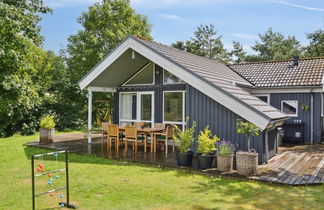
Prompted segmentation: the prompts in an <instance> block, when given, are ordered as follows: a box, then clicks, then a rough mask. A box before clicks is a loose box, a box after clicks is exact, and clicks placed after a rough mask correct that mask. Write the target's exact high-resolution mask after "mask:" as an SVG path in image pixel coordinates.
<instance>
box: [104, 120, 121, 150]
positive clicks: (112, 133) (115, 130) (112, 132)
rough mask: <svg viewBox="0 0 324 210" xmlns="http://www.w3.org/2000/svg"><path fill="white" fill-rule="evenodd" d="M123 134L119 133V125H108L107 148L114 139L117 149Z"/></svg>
mask: <svg viewBox="0 0 324 210" xmlns="http://www.w3.org/2000/svg"><path fill="white" fill-rule="evenodd" d="M123 137H124V135H121V134H119V127H118V125H117V124H110V125H108V140H107V148H109V147H111V145H112V141H113V140H115V147H116V150H117V151H118V150H119V141H120V140H122V139H123Z"/></svg>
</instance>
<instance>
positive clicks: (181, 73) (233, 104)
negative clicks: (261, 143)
mask: <svg viewBox="0 0 324 210" xmlns="http://www.w3.org/2000/svg"><path fill="white" fill-rule="evenodd" d="M129 49H131V50H135V51H136V52H137V53H139V54H140V55H142V56H143V57H145V58H146V59H148V60H149V61H151V62H154V63H155V64H157V65H159V66H161V67H162V68H164V69H167V70H168V71H169V72H170V73H172V74H174V75H175V76H177V77H179V78H181V79H182V80H183V81H185V82H186V83H188V84H189V85H191V86H192V87H194V88H196V89H197V90H199V91H201V92H202V93H204V94H205V95H207V96H208V97H210V98H212V99H213V100H215V101H217V102H218V103H220V104H221V105H223V106H225V107H226V108H228V109H229V110H231V111H232V112H234V113H236V114H237V115H239V116H240V117H242V118H244V119H246V120H248V121H249V122H252V123H254V124H255V125H257V126H258V127H260V128H261V129H262V130H264V129H266V128H267V126H268V125H269V123H270V122H271V121H272V120H273V119H271V118H270V117H269V116H267V115H266V114H264V113H263V112H261V111H259V110H257V109H255V108H254V107H252V106H250V105H248V104H246V103H244V102H243V101H241V100H240V99H238V98H236V97H234V96H233V95H232V94H230V93H228V92H227V91H225V90H223V89H222V88H220V87H218V86H217V85H215V84H213V83H211V82H210V81H208V80H206V79H204V78H202V77H201V76H199V75H197V74H195V73H194V72H192V71H190V70H188V69H186V68H185V67H183V66H182V65H180V64H178V63H177V62H174V61H173V60H171V59H170V58H168V57H167V56H165V55H163V54H161V53H159V52H157V51H156V50H154V49H153V48H151V47H149V46H147V45H145V44H143V43H141V42H140V41H138V40H136V39H135V38H133V37H131V36H129V37H128V38H126V39H125V40H124V41H123V42H122V43H121V44H120V45H119V46H117V47H116V48H115V49H114V50H113V51H112V52H111V53H110V54H108V55H107V56H106V57H105V58H104V59H103V60H102V61H101V62H100V63H99V64H98V65H97V66H95V67H94V68H93V69H92V70H91V71H90V72H89V73H88V74H87V75H86V76H85V77H83V78H82V79H81V80H80V82H79V86H80V88H81V89H85V88H87V87H89V86H92V82H93V81H95V80H96V78H98V77H99V76H100V75H102V74H103V72H104V71H106V72H107V73H106V74H105V78H106V79H107V80H109V79H108V78H109V77H110V76H114V77H115V78H116V75H114V74H116V73H117V74H118V75H117V77H118V76H121V77H123V76H125V75H123V72H121V71H119V72H118V71H113V70H111V69H113V68H111V69H109V67H110V66H111V65H114V64H116V62H117V60H118V58H119V57H121V56H123V54H124V53H125V52H126V51H127V50H129ZM126 76H128V77H129V76H130V75H126ZM110 81H111V82H106V83H105V87H110V88H115V87H117V86H118V83H113V81H112V80H110ZM275 120H280V119H275ZM282 120H286V119H284V118H283V119H282Z"/></svg>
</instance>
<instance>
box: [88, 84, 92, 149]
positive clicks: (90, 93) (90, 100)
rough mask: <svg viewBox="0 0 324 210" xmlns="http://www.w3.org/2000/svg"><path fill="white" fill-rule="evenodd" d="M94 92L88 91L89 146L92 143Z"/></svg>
mask: <svg viewBox="0 0 324 210" xmlns="http://www.w3.org/2000/svg"><path fill="white" fill-rule="evenodd" d="M91 130H92V90H88V144H91V143H92V136H91Z"/></svg>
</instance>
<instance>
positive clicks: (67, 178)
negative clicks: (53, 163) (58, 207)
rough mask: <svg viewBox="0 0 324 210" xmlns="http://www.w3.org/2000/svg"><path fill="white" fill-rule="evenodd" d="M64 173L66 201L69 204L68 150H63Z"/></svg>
mask: <svg viewBox="0 0 324 210" xmlns="http://www.w3.org/2000/svg"><path fill="white" fill-rule="evenodd" d="M65 173H66V203H67V205H68V206H69V205H70V195H69V193H70V192H69V158H68V151H67V150H66V151H65Z"/></svg>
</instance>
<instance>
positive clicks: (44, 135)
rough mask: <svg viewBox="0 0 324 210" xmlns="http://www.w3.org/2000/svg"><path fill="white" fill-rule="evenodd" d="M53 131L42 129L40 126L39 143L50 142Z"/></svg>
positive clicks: (51, 141) (52, 137)
mask: <svg viewBox="0 0 324 210" xmlns="http://www.w3.org/2000/svg"><path fill="white" fill-rule="evenodd" d="M54 131H55V129H54V128H52V129H44V128H40V130H39V143H41V144H50V143H53V140H54Z"/></svg>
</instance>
